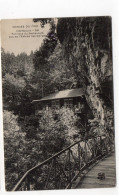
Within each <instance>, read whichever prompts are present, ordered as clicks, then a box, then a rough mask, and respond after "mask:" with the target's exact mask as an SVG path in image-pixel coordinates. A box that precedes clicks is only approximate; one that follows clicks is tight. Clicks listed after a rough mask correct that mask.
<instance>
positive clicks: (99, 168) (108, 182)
mask: <svg viewBox="0 0 119 195" xmlns="http://www.w3.org/2000/svg"><path fill="white" fill-rule="evenodd" d="M100 172H103V173H105V179H103V180H100V179H98V178H97V177H98V173H100ZM115 185H116V165H115V155H114V153H113V154H112V155H111V156H108V157H107V158H105V159H103V160H102V161H100V162H99V163H98V164H97V165H95V166H94V167H93V168H92V169H91V170H90V171H89V172H88V173H87V174H86V175H85V177H84V178H83V179H82V180H81V181H80V183H79V184H78V185H77V188H104V187H114V186H115Z"/></svg>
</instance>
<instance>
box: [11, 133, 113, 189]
mask: <svg viewBox="0 0 119 195" xmlns="http://www.w3.org/2000/svg"><path fill="white" fill-rule="evenodd" d="M112 145H113V143H112V142H111V141H110V140H109V137H108V138H107V137H104V136H98V137H91V138H88V139H86V138H85V139H83V140H80V141H77V142H75V143H74V144H72V145H71V146H69V147H67V148H65V149H64V150H62V151H60V152H58V153H57V154H55V155H54V156H52V157H50V158H48V159H47V160H45V161H44V162H42V163H41V164H39V165H37V166H35V167H33V168H31V169H30V170H28V171H27V172H26V173H25V174H24V176H23V177H22V178H21V179H20V181H18V183H17V184H16V186H15V187H14V188H13V191H22V190H23V191H28V190H45V189H46V190H47V189H68V188H72V185H73V182H74V181H75V180H76V178H77V177H78V176H79V174H81V173H82V171H83V170H85V169H86V168H87V167H89V166H90V165H91V164H93V163H94V162H95V161H96V160H97V159H98V158H101V157H103V156H104V155H106V154H108V153H109V152H110V151H112Z"/></svg>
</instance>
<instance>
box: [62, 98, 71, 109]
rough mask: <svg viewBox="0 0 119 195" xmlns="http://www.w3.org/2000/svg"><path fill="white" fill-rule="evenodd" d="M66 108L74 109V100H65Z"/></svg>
mask: <svg viewBox="0 0 119 195" xmlns="http://www.w3.org/2000/svg"><path fill="white" fill-rule="evenodd" d="M64 106H65V107H66V108H73V99H64Z"/></svg>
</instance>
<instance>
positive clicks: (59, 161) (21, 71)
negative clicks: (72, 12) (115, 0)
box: [1, 16, 116, 191]
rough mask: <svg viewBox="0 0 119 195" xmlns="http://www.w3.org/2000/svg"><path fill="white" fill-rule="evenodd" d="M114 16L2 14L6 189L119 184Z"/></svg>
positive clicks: (111, 185) (47, 188) (71, 187)
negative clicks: (15, 16)
mask: <svg viewBox="0 0 119 195" xmlns="http://www.w3.org/2000/svg"><path fill="white" fill-rule="evenodd" d="M112 53H113V52H112V18H111V17H110V16H95V17H94V16H93V17H60V18H31V19H3V20H1V67H2V96H3V97H2V103H3V134H4V135H3V137H4V166H5V188H6V191H34V190H35V191H36V190H58V189H83V188H84V189H88V188H110V187H115V186H116V165H115V129H114V92H113V60H112V56H113V55H112Z"/></svg>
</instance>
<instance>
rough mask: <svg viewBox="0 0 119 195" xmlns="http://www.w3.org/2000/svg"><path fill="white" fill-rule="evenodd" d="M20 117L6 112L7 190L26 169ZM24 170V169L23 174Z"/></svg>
mask: <svg viewBox="0 0 119 195" xmlns="http://www.w3.org/2000/svg"><path fill="white" fill-rule="evenodd" d="M17 119H18V117H17V116H16V115H14V114H13V113H12V112H9V111H4V113H3V122H4V152H5V168H6V169H5V173H6V184H7V185H6V188H7V189H9V188H10V187H11V186H12V185H13V184H15V182H16V180H17V179H18V178H19V173H21V168H22V167H24V166H23V165H24V163H25V161H24V151H25V148H26V144H25V133H23V132H22V130H21V129H20V127H19V125H18V122H17ZM23 171H24V168H23V169H22V172H23Z"/></svg>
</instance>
